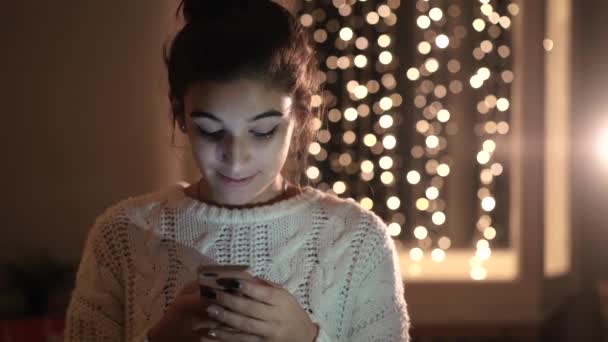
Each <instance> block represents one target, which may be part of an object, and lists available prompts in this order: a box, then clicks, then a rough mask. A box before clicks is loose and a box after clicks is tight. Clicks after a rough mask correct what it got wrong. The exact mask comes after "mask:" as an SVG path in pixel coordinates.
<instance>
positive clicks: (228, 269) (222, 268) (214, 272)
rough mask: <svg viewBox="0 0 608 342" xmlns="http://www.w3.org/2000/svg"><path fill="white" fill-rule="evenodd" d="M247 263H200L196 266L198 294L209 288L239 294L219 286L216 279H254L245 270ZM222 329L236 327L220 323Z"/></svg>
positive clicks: (202, 294) (202, 293) (247, 267)
mask: <svg viewBox="0 0 608 342" xmlns="http://www.w3.org/2000/svg"><path fill="white" fill-rule="evenodd" d="M248 269H249V266H248V265H217V264H214V265H200V266H198V268H197V279H198V284H199V288H200V295H201V297H204V296H205V294H206V293H208V292H209V291H210V289H209V288H212V289H215V290H220V291H225V292H228V293H230V294H233V295H237V296H241V294H239V293H238V291H234V290H230V289H226V288H223V287H222V286H219V284H218V283H217V282H216V279H219V278H236V279H254V278H253V276H251V275H250V274H249V273H247V272H246V271H247V270H248ZM221 327H222V329H224V330H227V331H232V332H237V330H236V329H234V328H232V327H229V326H227V325H224V324H222V325H221Z"/></svg>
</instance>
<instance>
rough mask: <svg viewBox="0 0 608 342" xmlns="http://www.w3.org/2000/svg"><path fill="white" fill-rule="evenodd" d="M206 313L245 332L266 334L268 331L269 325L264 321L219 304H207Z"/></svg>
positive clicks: (259, 334)
mask: <svg viewBox="0 0 608 342" xmlns="http://www.w3.org/2000/svg"><path fill="white" fill-rule="evenodd" d="M207 313H208V314H209V317H211V318H213V319H216V320H218V321H220V322H222V323H224V324H226V325H228V326H230V327H232V328H235V329H237V330H239V331H241V332H244V333H247V334H253V335H258V336H268V335H269V332H270V327H269V325H268V324H267V323H266V322H264V321H260V320H258V319H255V318H251V317H247V316H243V315H241V314H239V313H236V312H231V311H229V310H227V309H224V308H222V307H221V306H219V305H211V306H209V308H207Z"/></svg>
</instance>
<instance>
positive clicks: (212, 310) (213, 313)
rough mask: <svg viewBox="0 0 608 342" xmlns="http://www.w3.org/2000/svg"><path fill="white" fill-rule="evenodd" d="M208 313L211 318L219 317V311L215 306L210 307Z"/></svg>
mask: <svg viewBox="0 0 608 342" xmlns="http://www.w3.org/2000/svg"><path fill="white" fill-rule="evenodd" d="M207 313H208V314H209V315H211V316H217V315H218V314H219V310H218V308H216V307H215V306H209V307H208V308H207Z"/></svg>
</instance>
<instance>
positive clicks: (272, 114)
mask: <svg viewBox="0 0 608 342" xmlns="http://www.w3.org/2000/svg"><path fill="white" fill-rule="evenodd" d="M275 116H278V117H282V116H283V113H281V112H279V111H278V110H274V109H271V110H267V111H265V112H263V113H260V114H257V115H256V116H254V117H253V118H252V119H249V120H248V121H249V122H253V121H256V120H260V119H264V118H269V117H275ZM190 117H192V118H206V119H210V120H213V121H217V122H222V120H221V119H219V118H218V117H217V116H215V115H213V114H211V113H207V112H202V111H193V112H192V113H190Z"/></svg>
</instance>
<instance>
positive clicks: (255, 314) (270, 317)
mask: <svg viewBox="0 0 608 342" xmlns="http://www.w3.org/2000/svg"><path fill="white" fill-rule="evenodd" d="M258 279H259V280H261V281H262V282H263V283H261V282H259V281H257V282H252V281H247V280H242V279H230V278H223V279H218V284H220V285H222V286H223V287H226V288H233V289H235V290H237V291H238V292H239V293H240V294H242V295H244V296H238V295H232V294H229V293H226V292H222V291H217V300H216V302H217V305H213V304H211V305H209V306H208V307H207V310H208V311H207V312H208V313H209V316H210V317H212V318H213V319H216V320H218V321H219V322H222V323H224V325H227V326H229V327H232V328H234V329H236V330H237V331H236V332H235V331H228V330H226V329H222V328H221V327H219V328H217V329H211V331H210V332H209V334H210V335H212V336H215V337H216V338H217V339H219V340H221V341H224V342H232V341H239V342H241V341H244V342H249V341H267V342H283V341H290V342H312V341H314V339H315V338H316V335H317V332H318V326H317V325H316V324H314V323H313V322H312V321H311V320H310V318H309V317H308V314H307V313H306V312H305V311H304V310H303V309H302V308H301V307H300V305H299V304H298V302H297V300H296V299H295V298H294V297H293V296H292V295H291V293H289V291H287V290H285V289H283V288H282V287H281V286H280V285H278V284H274V283H271V282H268V281H265V280H263V279H261V278H258Z"/></svg>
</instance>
